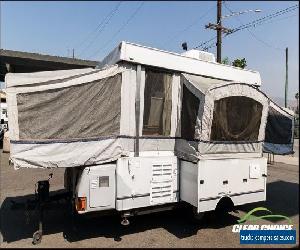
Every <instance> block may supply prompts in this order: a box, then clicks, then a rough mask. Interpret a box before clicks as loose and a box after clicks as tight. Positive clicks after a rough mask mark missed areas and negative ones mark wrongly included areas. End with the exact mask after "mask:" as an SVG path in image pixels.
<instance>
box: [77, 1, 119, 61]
mask: <svg viewBox="0 0 300 250" xmlns="http://www.w3.org/2000/svg"><path fill="white" fill-rule="evenodd" d="M121 3H122V1H119V2H118V3H117V5H116V6H115V8H114V9H112V10H111V12H110V13H109V14H108V15H107V16H106V17H105V18H104V19H103V20H102V22H101V23H100V24H99V25H98V26H97V27H96V29H95V30H94V31H93V32H92V33H90V34H93V33H95V32H96V35H95V36H94V38H93V39H92V40H91V41H90V42H89V43H88V44H87V46H85V47H84V48H83V49H82V50H81V53H80V55H82V54H83V53H84V52H86V50H88V49H89V48H90V46H91V45H92V44H93V43H94V42H95V41H96V39H97V38H98V37H99V35H100V34H101V33H102V31H103V30H104V29H105V27H106V26H107V25H108V23H109V22H110V20H111V19H112V18H113V16H114V15H115V14H116V13H117V11H118V10H119V7H120V5H121ZM86 40H87V39H86ZM84 42H85V41H83V43H84ZM83 43H81V45H82V44H83Z"/></svg>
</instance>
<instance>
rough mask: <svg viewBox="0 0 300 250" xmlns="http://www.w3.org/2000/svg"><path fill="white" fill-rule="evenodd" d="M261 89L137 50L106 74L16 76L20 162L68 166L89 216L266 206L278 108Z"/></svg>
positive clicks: (10, 77)
mask: <svg viewBox="0 0 300 250" xmlns="http://www.w3.org/2000/svg"><path fill="white" fill-rule="evenodd" d="M260 85H261V78H260V75H259V73H258V72H256V71H251V70H245V69H240V68H236V67H232V66H228V65H223V64H219V63H216V62H215V61H214V56H213V55H212V54H208V53H203V52H201V51H196V50H193V51H188V52H186V53H184V54H177V53H172V52H167V51H162V50H158V49H154V48H149V47H145V46H141V45H137V44H133V43H128V42H121V43H120V45H119V46H118V47H117V48H115V49H114V50H113V51H112V52H111V53H110V54H109V55H108V56H107V57H106V58H105V59H104V60H103V62H102V64H101V65H100V66H99V67H98V68H97V69H76V70H62V71H52V72H37V73H31V74H11V73H10V74H7V76H6V91H7V102H8V119H9V126H10V140H11V162H12V164H13V165H14V167H15V168H16V169H18V168H45V169H48V168H66V171H65V188H66V190H67V191H68V193H70V194H71V197H72V199H71V200H72V201H73V204H74V207H75V208H76V211H77V212H78V213H79V214H84V213H89V212H95V211H105V210H116V211H118V212H119V213H120V215H121V216H122V223H123V224H128V219H127V218H128V217H129V216H132V215H134V214H138V213H139V212H140V211H143V212H145V209H146V210H148V212H152V211H155V209H169V208H170V207H172V206H176V205H177V204H179V203H181V202H185V203H188V204H190V205H191V206H193V207H194V208H195V211H196V213H197V214H202V213H203V212H205V211H210V210H214V209H215V208H216V207H217V205H218V203H219V202H220V201H222V199H223V198H226V199H230V200H231V201H232V203H233V204H234V205H241V204H245V203H252V202H257V201H264V200H265V199H266V177H267V159H266V158H264V157H263V146H264V139H265V130H266V124H267V118H268V112H269V105H270V100H269V98H268V97H267V96H266V95H265V94H264V93H263V92H262V91H261V90H260V89H259V87H260ZM289 118H290V117H289ZM271 137H272V136H271ZM285 146H286V145H285ZM40 184H41V185H39V187H40V193H43V190H44V189H45V190H46V193H47V190H49V184H47V182H43V183H42V182H41V183H40ZM44 193H45V192H44ZM41 199H42V200H43V198H41ZM37 233H38V234H36V235H38V237H40V236H41V231H38V232H37ZM38 240H39V239H38ZM38 240H37V241H36V242H38Z"/></svg>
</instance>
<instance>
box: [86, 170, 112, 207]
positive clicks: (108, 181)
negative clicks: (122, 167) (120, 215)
mask: <svg viewBox="0 0 300 250" xmlns="http://www.w3.org/2000/svg"><path fill="white" fill-rule="evenodd" d="M91 172H92V173H91V174H90V197H89V198H90V207H91V208H95V207H108V208H114V207H115V196H116V195H115V193H116V188H115V166H112V165H109V166H103V169H102V168H101V169H97V171H93V170H91Z"/></svg>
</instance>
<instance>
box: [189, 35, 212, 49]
mask: <svg viewBox="0 0 300 250" xmlns="http://www.w3.org/2000/svg"><path fill="white" fill-rule="evenodd" d="M216 38H217V36H214V37H212V38H211V39H209V40H207V41H205V42H202V43H200V44H199V45H197V46H196V47H194V48H193V49H198V48H200V47H201V48H203V45H205V44H207V43H209V42H210V41H212V40H215V39H216Z"/></svg>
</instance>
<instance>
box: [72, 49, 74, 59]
mask: <svg viewBox="0 0 300 250" xmlns="http://www.w3.org/2000/svg"><path fill="white" fill-rule="evenodd" d="M72 52H73V53H72V55H73V59H74V49H73V50H72Z"/></svg>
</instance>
